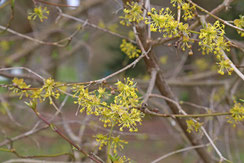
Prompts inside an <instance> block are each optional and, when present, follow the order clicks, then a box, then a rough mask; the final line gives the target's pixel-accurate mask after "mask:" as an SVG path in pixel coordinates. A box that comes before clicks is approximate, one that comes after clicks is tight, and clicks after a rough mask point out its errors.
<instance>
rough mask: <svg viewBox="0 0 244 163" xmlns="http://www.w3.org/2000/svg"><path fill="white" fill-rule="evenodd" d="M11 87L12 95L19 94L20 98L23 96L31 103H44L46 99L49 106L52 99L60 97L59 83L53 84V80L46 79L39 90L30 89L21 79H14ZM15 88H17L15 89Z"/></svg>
mask: <svg viewBox="0 0 244 163" xmlns="http://www.w3.org/2000/svg"><path fill="white" fill-rule="evenodd" d="M12 82H13V85H14V87H12V88H11V89H12V90H13V92H14V93H20V98H21V97H22V96H23V95H24V94H25V96H26V97H30V99H31V101H32V102H36V101H37V100H39V102H42V101H45V99H46V98H48V99H49V101H50V104H52V103H53V100H52V98H55V99H58V98H59V96H60V93H59V90H58V86H59V84H60V83H57V82H55V81H54V80H53V79H51V78H49V79H46V80H45V82H44V85H43V86H42V87H41V88H33V89H32V88H30V85H27V84H26V83H25V82H24V80H23V79H18V78H14V79H13V81H12ZM16 86H17V87H16Z"/></svg>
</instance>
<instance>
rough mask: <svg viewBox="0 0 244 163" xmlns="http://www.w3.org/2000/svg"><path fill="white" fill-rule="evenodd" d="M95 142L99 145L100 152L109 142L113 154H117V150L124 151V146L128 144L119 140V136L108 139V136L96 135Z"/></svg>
mask: <svg viewBox="0 0 244 163" xmlns="http://www.w3.org/2000/svg"><path fill="white" fill-rule="evenodd" d="M95 138H96V141H97V142H98V143H99V150H101V149H102V148H103V147H104V146H107V145H108V144H109V143H110V142H111V146H112V148H111V149H112V150H113V153H117V150H118V149H124V144H127V143H128V142H127V141H125V140H121V139H120V136H116V137H113V136H112V137H109V136H108V135H103V134H97V135H96V136H95Z"/></svg>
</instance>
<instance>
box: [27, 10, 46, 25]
mask: <svg viewBox="0 0 244 163" xmlns="http://www.w3.org/2000/svg"><path fill="white" fill-rule="evenodd" d="M47 15H49V11H48V10H47V7H44V8H42V7H41V6H39V7H35V8H34V11H33V12H29V13H28V17H27V18H28V20H36V18H37V17H38V18H39V19H40V21H41V22H43V19H48V17H47Z"/></svg>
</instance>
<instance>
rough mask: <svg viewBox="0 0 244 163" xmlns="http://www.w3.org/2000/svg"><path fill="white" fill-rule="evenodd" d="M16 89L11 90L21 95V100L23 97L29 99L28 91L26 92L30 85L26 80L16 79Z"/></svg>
mask: <svg viewBox="0 0 244 163" xmlns="http://www.w3.org/2000/svg"><path fill="white" fill-rule="evenodd" d="M12 82H13V85H14V87H12V88H10V90H12V91H13V93H16V94H19V95H20V99H21V98H22V97H23V95H25V96H26V97H28V96H29V95H28V90H26V89H27V88H30V85H27V84H26V83H25V82H24V79H18V78H14V79H13V80H12Z"/></svg>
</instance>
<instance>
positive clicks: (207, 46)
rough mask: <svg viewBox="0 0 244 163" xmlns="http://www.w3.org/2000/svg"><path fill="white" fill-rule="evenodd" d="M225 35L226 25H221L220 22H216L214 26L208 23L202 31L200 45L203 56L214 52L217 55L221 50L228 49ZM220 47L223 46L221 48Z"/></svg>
mask: <svg viewBox="0 0 244 163" xmlns="http://www.w3.org/2000/svg"><path fill="white" fill-rule="evenodd" d="M224 34H225V32H224V25H223V24H220V23H219V21H216V22H215V23H214V25H212V24H210V23H208V24H207V25H206V27H205V28H203V29H201V30H200V35H199V39H200V40H201V41H200V42H199V45H200V46H201V49H202V53H203V54H206V53H207V54H209V53H211V52H214V53H215V54H219V53H220V49H222V48H224V49H226V45H227V44H226V43H225V41H224V39H222V38H221V37H223V36H224ZM218 45H222V47H219V46H218Z"/></svg>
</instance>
